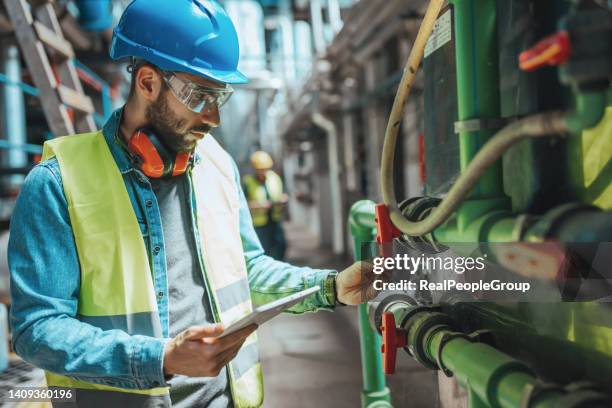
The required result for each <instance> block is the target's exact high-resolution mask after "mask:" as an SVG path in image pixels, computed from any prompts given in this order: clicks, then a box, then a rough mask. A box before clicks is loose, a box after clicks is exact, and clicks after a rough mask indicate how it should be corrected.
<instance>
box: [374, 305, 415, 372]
mask: <svg viewBox="0 0 612 408" xmlns="http://www.w3.org/2000/svg"><path fill="white" fill-rule="evenodd" d="M380 330H381V331H382V339H383V342H382V346H381V348H380V351H381V352H382V354H383V368H384V371H385V374H393V373H394V372H395V359H396V357H397V349H398V348H402V347H405V346H406V344H408V339H407V332H406V330H403V329H398V328H397V327H396V326H395V316H394V315H393V313H391V312H385V313H383V316H382V326H381V328H380Z"/></svg>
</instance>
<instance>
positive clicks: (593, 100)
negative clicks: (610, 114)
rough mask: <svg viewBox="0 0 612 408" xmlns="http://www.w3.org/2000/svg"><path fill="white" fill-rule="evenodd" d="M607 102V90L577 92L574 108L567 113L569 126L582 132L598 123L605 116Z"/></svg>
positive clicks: (575, 131) (574, 130)
mask: <svg viewBox="0 0 612 408" xmlns="http://www.w3.org/2000/svg"><path fill="white" fill-rule="evenodd" d="M606 104H607V95H606V92H605V91H594V92H577V93H575V105H576V106H575V107H574V110H573V111H572V112H571V113H569V114H568V115H567V118H566V121H567V127H568V128H569V129H570V130H571V131H572V132H573V133H580V132H582V131H583V130H586V129H590V128H592V127H594V126H595V125H597V124H598V123H599V122H600V121H601V118H603V116H604V113H605V110H606Z"/></svg>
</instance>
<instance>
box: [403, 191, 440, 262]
mask: <svg viewBox="0 0 612 408" xmlns="http://www.w3.org/2000/svg"><path fill="white" fill-rule="evenodd" d="M441 201H442V200H441V199H439V198H436V197H412V198H409V199H407V200H404V201H402V202H401V203H400V204H399V205H398V209H399V210H400V212H401V213H402V214H403V215H404V216H405V217H406V219H408V220H409V221H412V222H419V221H422V220H424V219H425V218H427V217H428V216H429V214H430V213H431V211H432V210H433V209H434V208H436V207H437V206H438V205H439V204H440V202H441ZM399 240H400V242H402V243H404V244H407V245H408V246H409V247H410V248H412V249H415V250H418V251H422V252H425V253H429V254H437V253H440V252H444V251H446V250H447V249H448V247H445V246H444V245H441V244H440V243H439V242H437V241H436V239H435V238H434V236H433V234H432V233H429V234H425V235H423V236H418V237H411V236H408V235H406V234H402V235H401V236H400V238H399Z"/></svg>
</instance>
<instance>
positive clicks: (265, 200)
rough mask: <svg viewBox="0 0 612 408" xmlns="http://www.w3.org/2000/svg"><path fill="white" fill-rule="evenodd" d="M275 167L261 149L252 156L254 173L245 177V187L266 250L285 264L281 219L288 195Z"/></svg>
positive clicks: (256, 228)
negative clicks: (273, 168)
mask: <svg viewBox="0 0 612 408" xmlns="http://www.w3.org/2000/svg"><path fill="white" fill-rule="evenodd" d="M273 166H274V162H273V161H272V157H271V156H270V155H269V154H268V153H266V152H264V151H262V150H259V151H256V152H255V153H253V154H252V155H251V167H252V168H253V174H249V175H246V176H245V177H244V181H243V188H244V192H245V194H246V197H247V201H248V203H249V210H250V211H251V217H252V218H253V225H254V226H255V231H256V232H257V236H258V237H259V241H261V245H262V246H263V248H264V251H266V254H268V255H270V256H271V257H273V258H275V259H278V260H281V261H282V260H283V259H285V251H286V249H287V241H286V240H285V232H284V231H283V226H282V220H283V208H284V207H285V205H286V204H287V199H288V196H287V194H285V192H284V191H283V180H282V179H281V178H280V176H279V175H278V174H276V173H275V172H274V170H272V167H273Z"/></svg>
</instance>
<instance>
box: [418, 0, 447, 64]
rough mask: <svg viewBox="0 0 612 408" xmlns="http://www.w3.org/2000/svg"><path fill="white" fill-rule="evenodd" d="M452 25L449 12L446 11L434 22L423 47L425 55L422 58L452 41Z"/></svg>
mask: <svg viewBox="0 0 612 408" xmlns="http://www.w3.org/2000/svg"><path fill="white" fill-rule="evenodd" d="M452 27H453V25H452V24H451V10H450V9H448V10H446V12H445V13H444V14H442V15H441V16H440V17H438V19H437V20H436V23H435V24H434V26H433V30H432V32H431V35H430V36H429V39H428V40H427V44H426V45H425V55H424V58H427V56H429V54H431V53H432V52H434V51H435V50H437V49H438V48H440V47H441V46H443V45H444V44H446V43H447V42H450V40H451V39H452V34H453V30H452Z"/></svg>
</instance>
